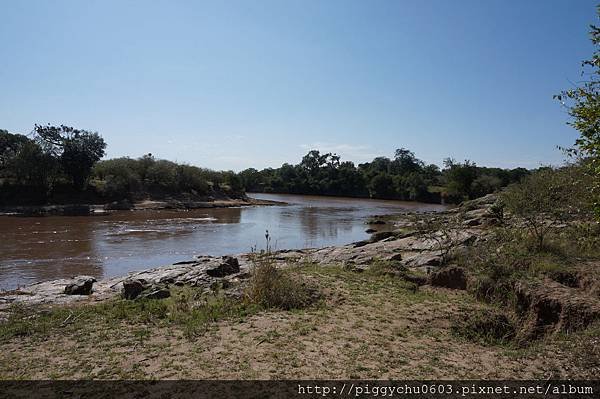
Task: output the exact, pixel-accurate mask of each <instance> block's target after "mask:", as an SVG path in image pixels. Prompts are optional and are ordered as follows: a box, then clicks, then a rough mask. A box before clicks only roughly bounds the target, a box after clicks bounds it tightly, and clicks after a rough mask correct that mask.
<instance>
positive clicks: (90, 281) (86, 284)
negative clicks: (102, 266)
mask: <svg viewBox="0 0 600 399" xmlns="http://www.w3.org/2000/svg"><path fill="white" fill-rule="evenodd" d="M95 282H96V279H95V278H94V277H90V276H78V277H75V278H74V281H73V282H72V283H70V284H67V285H66V286H65V294H67V295H90V294H91V293H92V286H93V285H94V283H95Z"/></svg>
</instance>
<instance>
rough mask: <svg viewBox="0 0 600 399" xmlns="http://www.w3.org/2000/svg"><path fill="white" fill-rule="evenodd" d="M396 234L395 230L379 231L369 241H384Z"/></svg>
mask: <svg viewBox="0 0 600 399" xmlns="http://www.w3.org/2000/svg"><path fill="white" fill-rule="evenodd" d="M394 236H395V234H394V232H393V231H380V232H379V233H375V234H373V235H372V236H371V239H370V240H369V241H370V242H378V241H382V240H385V239H386V238H389V237H394Z"/></svg>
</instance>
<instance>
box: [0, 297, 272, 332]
mask: <svg viewBox="0 0 600 399" xmlns="http://www.w3.org/2000/svg"><path fill="white" fill-rule="evenodd" d="M171 291H172V295H171V297H170V298H167V299H162V300H157V299H139V300H135V301H130V300H123V299H113V300H110V301H107V302H104V303H100V304H97V305H80V306H55V307H51V308H47V309H42V310H40V309H34V308H31V307H24V306H13V307H12V308H11V309H10V312H9V317H8V320H6V321H5V322H3V323H0V342H2V341H5V340H8V339H10V338H13V337H19V336H39V337H43V336H46V335H48V334H50V333H52V332H55V331H57V330H69V331H73V330H74V329H77V328H79V327H81V326H82V325H83V324H85V323H91V322H95V323H102V324H104V325H108V326H115V327H116V326H117V324H119V323H120V322H122V321H124V320H126V321H128V322H129V323H139V324H143V325H155V326H176V327H179V328H181V329H182V331H183V333H184V335H185V336H186V337H188V338H193V337H195V336H197V335H199V334H202V333H204V332H205V331H207V329H208V328H209V325H210V323H213V322H215V321H218V320H222V319H230V318H243V317H246V316H248V315H251V314H255V313H257V312H259V311H260V310H262V307H261V306H260V305H257V304H253V303H248V302H244V301H240V300H238V299H235V298H230V297H227V296H225V295H223V293H222V292H219V291H217V292H210V293H206V292H203V291H202V290H200V289H196V288H191V287H172V288H171ZM139 331H142V330H139ZM137 335H139V337H138V338H139V340H140V341H143V340H144V339H145V338H147V336H145V335H144V333H143V332H140V333H139V334H137ZM137 335H136V336H137Z"/></svg>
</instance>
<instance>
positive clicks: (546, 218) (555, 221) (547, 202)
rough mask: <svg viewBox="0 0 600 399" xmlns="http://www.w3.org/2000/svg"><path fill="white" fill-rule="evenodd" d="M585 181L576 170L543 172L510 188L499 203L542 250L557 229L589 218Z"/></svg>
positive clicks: (548, 169)
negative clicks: (533, 238) (520, 222)
mask: <svg viewBox="0 0 600 399" xmlns="http://www.w3.org/2000/svg"><path fill="white" fill-rule="evenodd" d="M588 180H589V179H588V178H587V177H586V175H585V174H584V173H583V171H582V168H581V167H578V166H567V167H564V168H560V169H552V168H544V169H541V170H539V171H537V172H536V173H534V174H532V175H530V176H527V177H526V178H524V179H523V180H522V181H521V183H518V184H514V185H512V186H510V187H509V188H508V189H507V190H506V191H504V192H503V193H502V196H501V199H502V202H503V203H504V204H505V206H506V209H507V210H508V211H509V212H510V213H511V214H512V215H514V216H517V217H518V218H519V219H521V220H522V221H523V223H524V225H525V227H526V228H527V230H528V231H529V233H530V234H531V235H532V236H534V237H535V239H536V241H537V243H536V245H537V247H538V249H541V248H543V246H544V239H545V237H546V236H547V234H548V233H549V232H550V231H551V230H552V229H553V228H555V227H556V226H557V225H559V224H561V223H564V222H567V221H570V220H574V219H578V218H585V217H589V216H590V214H591V198H590V196H589V190H588V188H589V181H588Z"/></svg>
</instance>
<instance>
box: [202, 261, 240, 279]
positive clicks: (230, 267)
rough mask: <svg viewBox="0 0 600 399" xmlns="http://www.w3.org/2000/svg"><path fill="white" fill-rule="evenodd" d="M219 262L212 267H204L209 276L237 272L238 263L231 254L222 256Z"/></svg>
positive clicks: (220, 275)
mask: <svg viewBox="0 0 600 399" xmlns="http://www.w3.org/2000/svg"><path fill="white" fill-rule="evenodd" d="M221 259H222V261H221V263H220V264H219V265H218V266H216V267H213V268H210V269H206V274H208V275H209V276H211V277H225V276H228V275H230V274H234V273H239V271H240V263H239V262H238V260H237V258H234V257H233V256H223V257H222V258H221Z"/></svg>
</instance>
